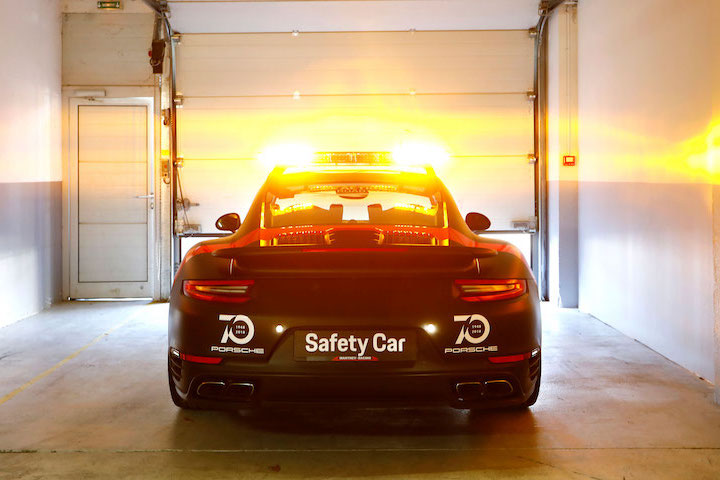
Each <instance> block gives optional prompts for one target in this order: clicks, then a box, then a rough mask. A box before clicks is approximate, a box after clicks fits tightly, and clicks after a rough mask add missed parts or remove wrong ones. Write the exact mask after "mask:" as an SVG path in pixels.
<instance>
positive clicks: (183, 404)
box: [168, 359, 197, 410]
mask: <svg viewBox="0 0 720 480" xmlns="http://www.w3.org/2000/svg"><path fill="white" fill-rule="evenodd" d="M169 362H170V360H169V359H168V384H169V385H168V386H169V387H170V398H172V401H173V403H174V404H175V406H176V407H180V408H182V409H184V410H197V407H195V406H194V405H193V404H192V403H191V402H190V401H189V400H185V399H183V398H182V397H181V396H180V395H178V393H177V390H176V389H175V382H173V379H172V372H171V371H170V365H169Z"/></svg>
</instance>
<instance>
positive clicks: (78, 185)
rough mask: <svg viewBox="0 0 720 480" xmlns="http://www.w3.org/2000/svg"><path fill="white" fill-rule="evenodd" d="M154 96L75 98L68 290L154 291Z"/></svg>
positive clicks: (78, 293)
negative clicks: (151, 97) (149, 97)
mask: <svg viewBox="0 0 720 480" xmlns="http://www.w3.org/2000/svg"><path fill="white" fill-rule="evenodd" d="M152 111H153V110H152V99H146V98H132V99H99V100H89V99H72V100H71V102H70V149H69V152H70V161H69V165H70V175H69V179H70V182H69V192H70V193H69V197H70V198H69V205H70V269H69V273H70V297H71V298H105V297H107V298H119V297H152V291H153V290H152V283H153V276H154V275H153V270H152V262H151V259H152V258H153V252H152V246H153V243H154V242H153V228H152V225H153V221H152V218H153V211H154V208H155V202H154V194H153V168H152V163H153V162H152V158H153V156H152V152H153V128H152V120H153V117H152Z"/></svg>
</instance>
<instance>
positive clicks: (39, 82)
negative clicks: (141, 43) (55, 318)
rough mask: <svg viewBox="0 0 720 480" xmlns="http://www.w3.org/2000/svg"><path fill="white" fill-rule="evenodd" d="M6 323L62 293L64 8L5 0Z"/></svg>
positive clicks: (1, 134) (1, 81) (0, 0)
mask: <svg viewBox="0 0 720 480" xmlns="http://www.w3.org/2000/svg"><path fill="white" fill-rule="evenodd" d="M0 32H2V36H3V39H5V41H3V42H0V65H2V68H0V85H2V88H0V125H1V126H2V127H1V128H0V225H1V227H0V326H2V325H5V324H8V323H11V322H13V321H15V320H19V319H20V318H23V317H26V316H29V315H32V314H34V313H37V312H38V311H40V310H42V309H43V308H45V307H47V306H48V305H49V304H50V303H51V302H53V301H55V300H57V299H58V298H59V296H60V239H61V232H60V230H61V196H60V190H61V159H60V54H61V52H60V9H59V5H58V3H57V2H55V1H51V0H25V1H22V2H18V1H15V0H0Z"/></svg>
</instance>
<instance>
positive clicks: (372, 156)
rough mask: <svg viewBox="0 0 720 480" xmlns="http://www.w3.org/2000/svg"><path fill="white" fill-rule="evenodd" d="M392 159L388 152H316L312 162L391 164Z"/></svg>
mask: <svg viewBox="0 0 720 480" xmlns="http://www.w3.org/2000/svg"><path fill="white" fill-rule="evenodd" d="M392 160H393V159H392V154H391V153H390V152H318V153H316V154H315V157H314V159H313V163H319V164H327V163H331V164H342V165H348V164H354V163H359V164H362V165H391V164H392V163H393V161H392Z"/></svg>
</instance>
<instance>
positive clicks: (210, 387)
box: [197, 381, 226, 398]
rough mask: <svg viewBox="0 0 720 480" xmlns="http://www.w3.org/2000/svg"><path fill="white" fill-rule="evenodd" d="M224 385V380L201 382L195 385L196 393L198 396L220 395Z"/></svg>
mask: <svg viewBox="0 0 720 480" xmlns="http://www.w3.org/2000/svg"><path fill="white" fill-rule="evenodd" d="M225 387H226V384H225V382H219V381H216V382H202V383H201V384H200V385H198V387H197V394H198V396H199V397H211V398H212V397H214V398H217V397H222V396H223V393H224V392H225Z"/></svg>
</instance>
